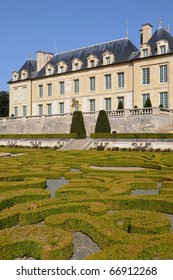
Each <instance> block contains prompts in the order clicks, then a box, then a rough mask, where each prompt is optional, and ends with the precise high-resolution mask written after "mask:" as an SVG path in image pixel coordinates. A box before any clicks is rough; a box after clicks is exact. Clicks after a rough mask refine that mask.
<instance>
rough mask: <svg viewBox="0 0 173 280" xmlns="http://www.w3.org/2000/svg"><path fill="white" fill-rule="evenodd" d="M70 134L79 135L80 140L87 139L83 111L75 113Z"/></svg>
mask: <svg viewBox="0 0 173 280" xmlns="http://www.w3.org/2000/svg"><path fill="white" fill-rule="evenodd" d="M70 133H77V135H78V138H79V139H85V138H86V130H85V124H84V119H83V114H82V112H81V111H75V112H74V113H73V117H72V123H71V129H70Z"/></svg>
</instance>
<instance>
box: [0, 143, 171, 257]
mask: <svg viewBox="0 0 173 280" xmlns="http://www.w3.org/2000/svg"><path fill="white" fill-rule="evenodd" d="M0 152H10V153H12V154H15V153H23V155H20V156H15V157H6V158H0V259H1V260H3V259H9V260H10V259H16V258H19V257H20V258H22V257H24V256H28V257H33V258H35V259H52V260H53V259H64V260H68V259H70V258H71V256H72V254H73V235H72V234H73V232H82V233H85V234H87V235H88V236H89V237H90V238H91V239H92V240H93V241H94V242H96V243H97V244H98V246H99V248H100V251H99V252H98V253H95V254H92V255H89V256H88V257H87V259H92V260H100V259H104V260H106V259H173V232H172V230H171V223H170V219H169V218H168V215H167V214H170V215H173V154H172V153H171V152H170V153H167V152H162V153H159V152H139V151H131V152H128V151H121V152H120V151H116V152H115V151H114V152H113V151H111V152H110V151H92V150H89V151H54V150H51V149H19V148H18V149H15V148H11V149H10V148H8V149H7V148H3V149H2V148H0ZM91 165H92V166H102V167H126V166H127V167H142V168H144V169H141V170H135V169H132V170H127V171H126V170H123V171H121V170H106V169H103V170H97V169H94V168H91V167H90V166H91ZM74 169H75V172H74ZM62 177H64V178H65V179H68V180H69V183H68V184H66V185H64V186H62V187H61V188H59V189H58V190H57V191H56V197H55V198H50V193H49V191H48V190H46V189H45V188H46V180H47V179H53V178H54V179H57V178H62ZM160 186H161V187H160ZM138 189H142V190H158V194H138V195H132V190H138Z"/></svg>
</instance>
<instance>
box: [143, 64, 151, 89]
mask: <svg viewBox="0 0 173 280" xmlns="http://www.w3.org/2000/svg"><path fill="white" fill-rule="evenodd" d="M142 84H143V85H144V86H145V85H150V68H149V67H146V68H143V69H142Z"/></svg>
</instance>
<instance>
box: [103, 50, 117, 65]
mask: <svg viewBox="0 0 173 280" xmlns="http://www.w3.org/2000/svg"><path fill="white" fill-rule="evenodd" d="M114 61H115V56H114V54H113V53H112V52H110V51H106V52H105V53H104V54H103V64H104V65H109V64H112V63H113V62H114Z"/></svg>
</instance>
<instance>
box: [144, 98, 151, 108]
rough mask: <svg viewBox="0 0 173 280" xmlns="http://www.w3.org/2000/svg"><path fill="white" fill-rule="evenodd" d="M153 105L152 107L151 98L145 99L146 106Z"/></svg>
mask: <svg viewBox="0 0 173 280" xmlns="http://www.w3.org/2000/svg"><path fill="white" fill-rule="evenodd" d="M151 107H152V104H151V100H150V98H149V97H148V98H147V100H146V101H145V104H144V108H151Z"/></svg>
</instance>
